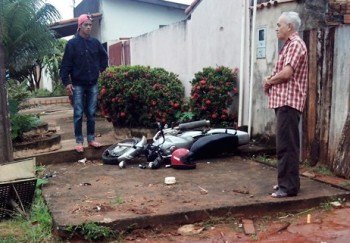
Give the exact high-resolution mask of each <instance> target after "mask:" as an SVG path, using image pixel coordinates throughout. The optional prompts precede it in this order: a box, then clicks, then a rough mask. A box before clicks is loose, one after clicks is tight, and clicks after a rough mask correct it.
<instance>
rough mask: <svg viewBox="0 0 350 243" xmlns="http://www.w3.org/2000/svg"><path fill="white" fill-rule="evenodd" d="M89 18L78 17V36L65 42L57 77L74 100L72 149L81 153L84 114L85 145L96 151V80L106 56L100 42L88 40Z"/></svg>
mask: <svg viewBox="0 0 350 243" xmlns="http://www.w3.org/2000/svg"><path fill="white" fill-rule="evenodd" d="M91 28H92V18H91V17H90V16H89V15H87V14H83V15H80V16H79V18H78V32H77V35H76V36H75V37H74V38H73V39H71V40H69V41H68V43H67V45H66V49H65V52H64V56H63V60H62V65H61V70H60V76H61V79H62V82H63V84H64V85H65V86H66V91H67V93H68V95H70V96H72V97H73V108H74V134H75V139H76V143H77V145H76V147H75V150H76V151H77V152H80V153H82V152H83V151H84V147H83V144H84V137H83V133H82V121H83V113H84V111H85V115H86V118H87V124H86V129H87V141H88V145H89V146H92V147H95V148H98V147H100V146H101V144H100V143H98V142H97V141H95V112H96V106H97V95H98V86H97V80H98V77H99V74H100V72H103V71H104V70H105V69H106V67H107V65H108V56H107V53H106V51H105V49H104V48H103V46H102V45H101V43H100V42H99V41H98V40H97V39H95V38H92V37H90V33H91Z"/></svg>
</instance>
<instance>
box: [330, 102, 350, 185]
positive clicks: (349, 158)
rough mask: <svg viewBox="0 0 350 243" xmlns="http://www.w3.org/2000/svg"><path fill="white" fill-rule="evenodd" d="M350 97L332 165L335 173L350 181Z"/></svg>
mask: <svg viewBox="0 0 350 243" xmlns="http://www.w3.org/2000/svg"><path fill="white" fill-rule="evenodd" d="M349 131H350V96H349V104H348V115H347V117H346V120H345V124H344V127H343V131H342V135H341V137H340V142H339V145H338V148H337V151H336V154H335V156H334V160H333V163H332V168H333V171H334V173H335V174H336V175H338V176H343V177H345V178H347V179H350V132H349Z"/></svg>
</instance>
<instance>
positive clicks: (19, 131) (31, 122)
mask: <svg viewBox="0 0 350 243" xmlns="http://www.w3.org/2000/svg"><path fill="white" fill-rule="evenodd" d="M10 121H11V137H12V140H16V141H18V140H21V139H22V137H23V133H25V132H29V131H30V130H31V129H33V128H35V127H37V126H38V125H39V124H40V122H41V121H40V119H39V118H38V117H36V116H34V115H23V114H15V115H13V116H11V117H10Z"/></svg>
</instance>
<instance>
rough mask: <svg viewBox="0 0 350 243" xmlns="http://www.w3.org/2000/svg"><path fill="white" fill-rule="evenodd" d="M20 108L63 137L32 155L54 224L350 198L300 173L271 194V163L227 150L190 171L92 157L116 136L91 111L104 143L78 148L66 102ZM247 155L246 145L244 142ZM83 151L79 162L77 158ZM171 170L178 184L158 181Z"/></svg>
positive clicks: (263, 209) (175, 218) (159, 219)
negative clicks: (289, 186)
mask: <svg viewBox="0 0 350 243" xmlns="http://www.w3.org/2000/svg"><path fill="white" fill-rule="evenodd" d="M24 112H25V113H39V114H41V118H42V119H43V120H44V121H46V122H48V124H49V126H50V128H53V129H56V130H57V132H58V133H59V134H61V136H62V148H60V149H59V150H57V151H53V152H50V153H43V154H36V155H33V156H36V158H37V162H38V163H39V164H44V165H47V166H46V172H45V173H46V174H47V176H48V177H49V183H48V184H47V185H45V186H44V188H43V195H44V197H45V200H46V202H47V203H48V206H49V208H50V211H51V213H52V216H53V220H54V223H55V225H56V226H57V227H58V229H59V230H61V231H64V229H65V226H69V225H80V224H83V223H84V222H88V221H94V222H98V223H103V224H106V225H110V226H111V227H112V228H115V229H119V230H120V229H125V228H130V227H146V226H153V225H160V224H163V225H164V224H185V223H192V222H196V221H199V220H206V219H209V218H210V217H211V216H226V215H231V216H237V215H238V216H239V215H241V216H242V215H251V214H256V213H257V214H261V213H267V212H273V211H290V210H293V209H296V208H297V209H302V208H306V207H310V206H316V205H319V203H320V202H323V201H325V200H329V199H330V198H338V197H340V198H343V197H344V198H350V194H349V192H348V191H346V190H342V189H337V188H335V187H332V186H330V185H328V184H325V183H320V182H317V181H315V180H312V179H309V178H305V177H302V179H301V191H300V194H299V195H298V196H297V197H289V198H284V199H273V198H271V197H270V196H269V195H270V193H271V192H272V185H274V184H275V183H276V170H275V169H274V168H272V167H269V166H266V165H263V164H260V163H257V162H254V161H252V160H248V159H244V158H242V157H238V156H228V157H221V158H216V159H208V160H203V161H200V163H198V165H197V168H196V169H195V170H189V171H187V170H174V169H172V168H169V169H166V168H161V169H158V170H149V169H146V170H143V169H140V168H138V165H137V164H134V165H129V166H128V167H127V168H126V169H124V170H120V169H119V168H118V167H117V166H112V165H103V164H102V163H101V161H100V160H99V159H100V157H101V154H102V152H103V150H104V149H105V147H107V146H109V145H110V144H113V143H115V142H116V140H117V139H116V136H115V135H114V130H113V127H112V124H111V123H108V122H107V121H105V119H103V118H98V119H97V123H96V134H97V138H96V139H97V141H99V142H101V143H102V144H103V145H104V147H103V148H101V149H98V150H94V149H90V148H86V150H85V152H84V154H77V153H76V152H75V151H74V150H73V148H74V145H75V141H74V138H73V122H72V116H73V112H72V109H71V107H70V105H69V104H67V103H63V104H51V105H38V106H36V107H34V108H32V109H28V110H25V111H24ZM242 150H245V153H248V154H252V153H254V151H252V149H251V147H249V146H247V147H245V148H244V149H242ZM82 158H87V159H88V161H87V162H86V163H79V162H78V159H82ZM167 176H175V177H176V180H177V183H176V184H174V185H171V186H168V185H165V184H164V178H165V177H167Z"/></svg>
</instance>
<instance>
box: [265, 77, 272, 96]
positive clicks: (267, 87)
mask: <svg viewBox="0 0 350 243" xmlns="http://www.w3.org/2000/svg"><path fill="white" fill-rule="evenodd" d="M271 77H272V76H268V77H266V78H265V79H264V84H263V86H264V92H265V94H269V89H270V88H271V86H272V84H271V82H270V80H271Z"/></svg>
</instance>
